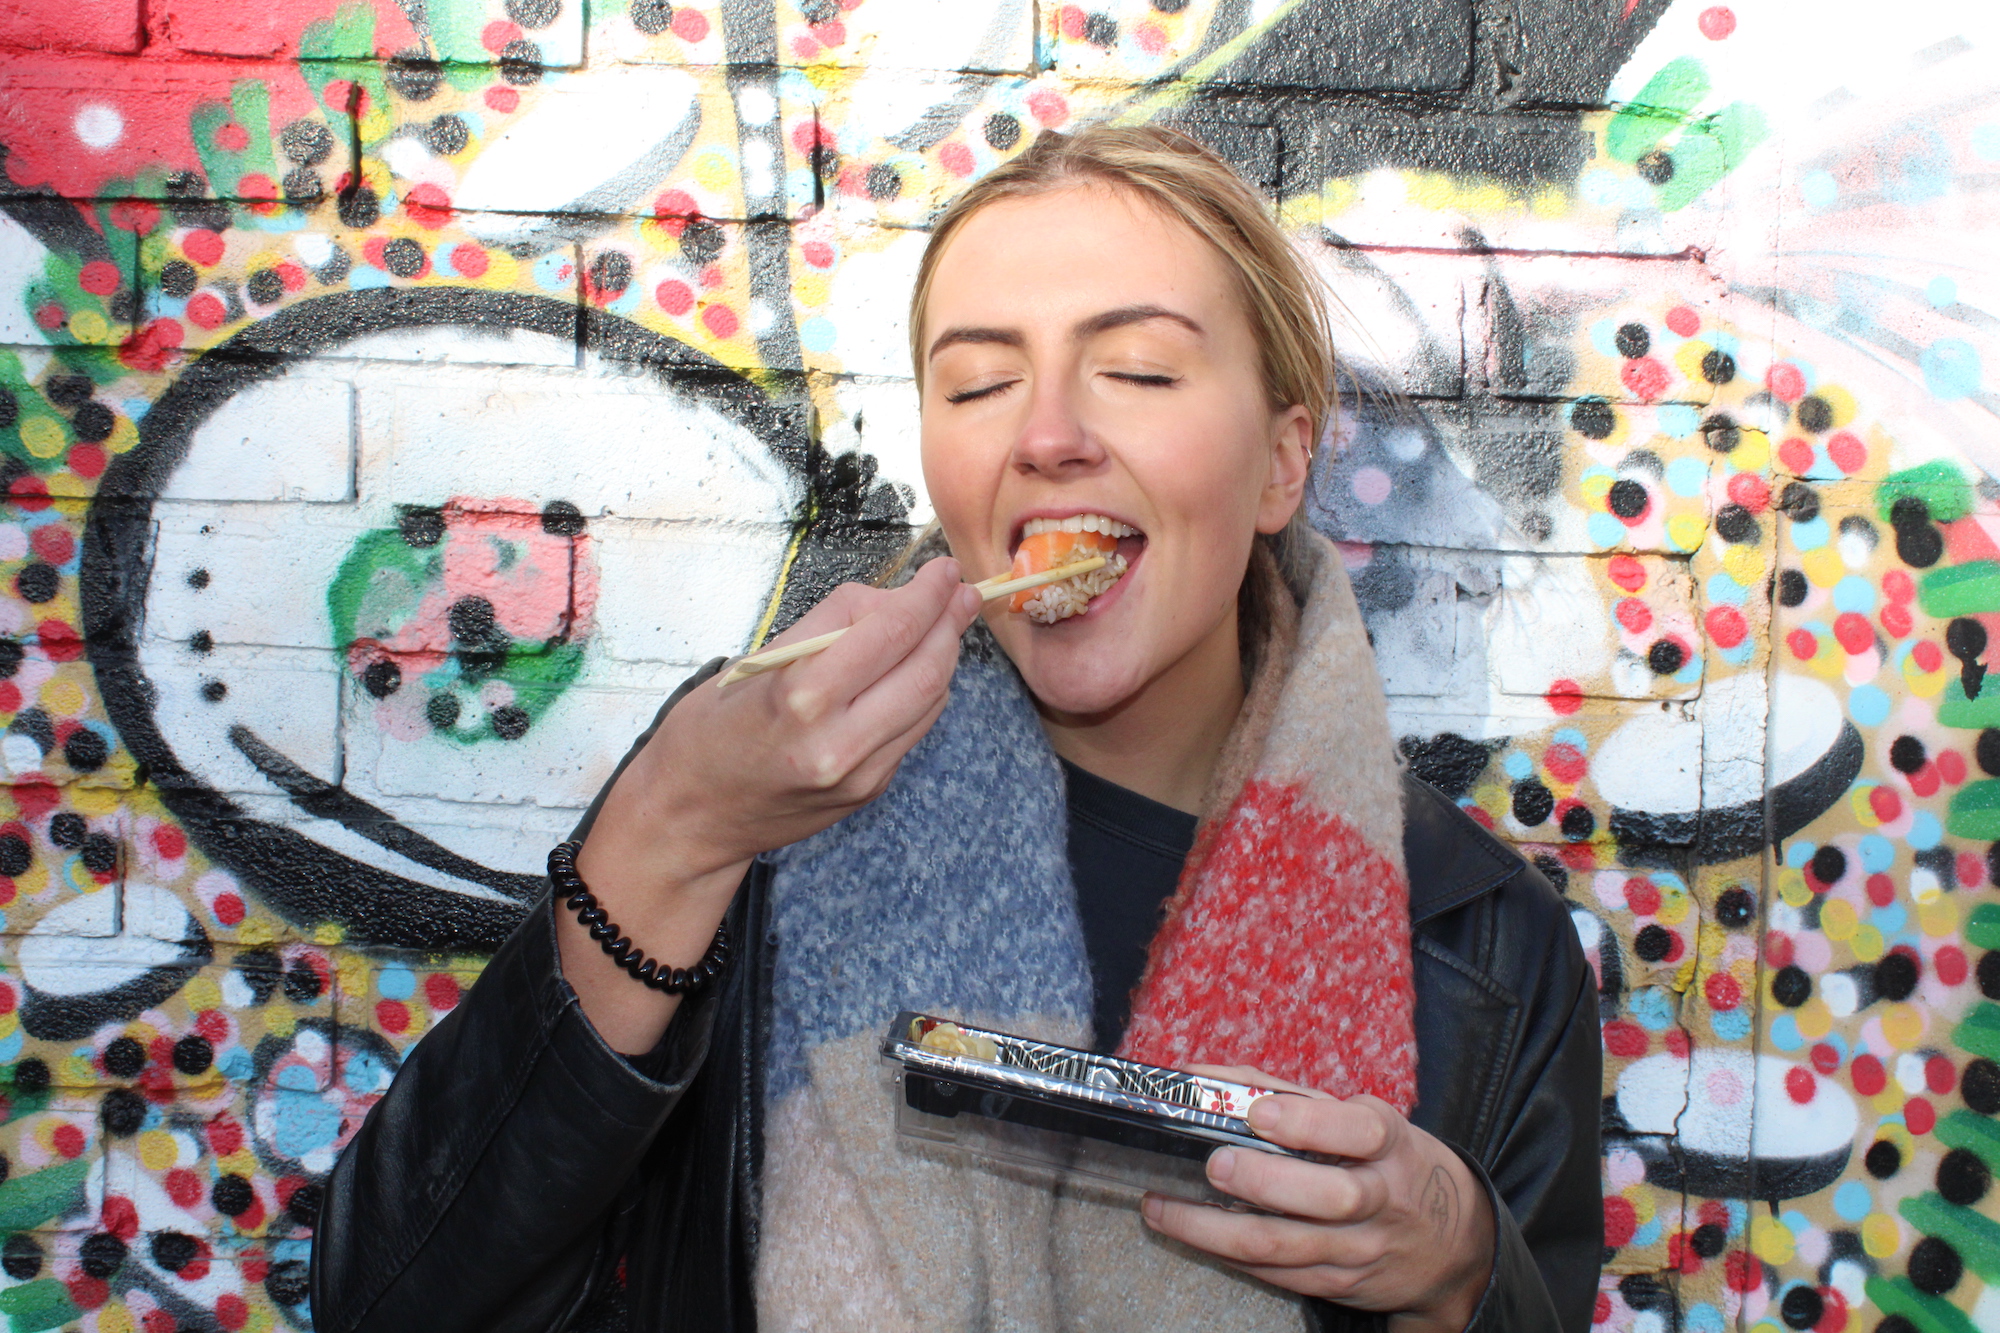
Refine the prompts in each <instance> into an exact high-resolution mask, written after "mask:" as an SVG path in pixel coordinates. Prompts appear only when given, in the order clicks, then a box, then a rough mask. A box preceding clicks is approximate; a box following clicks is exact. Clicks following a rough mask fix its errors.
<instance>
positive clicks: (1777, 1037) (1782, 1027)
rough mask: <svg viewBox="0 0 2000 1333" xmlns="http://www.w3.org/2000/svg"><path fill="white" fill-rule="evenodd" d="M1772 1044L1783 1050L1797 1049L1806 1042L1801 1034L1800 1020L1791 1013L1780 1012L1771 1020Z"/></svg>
mask: <svg viewBox="0 0 2000 1333" xmlns="http://www.w3.org/2000/svg"><path fill="white" fill-rule="evenodd" d="M1771 1044H1772V1045H1773V1046H1775V1047H1777V1048H1778V1049H1779V1050H1781V1051H1796V1050H1797V1049H1798V1048H1799V1047H1801V1046H1803V1045H1805V1044H1806V1042H1805V1038H1803V1037H1801V1036H1800V1035H1799V1025H1798V1021H1797V1020H1796V1019H1794V1018H1793V1017H1792V1016H1791V1015H1790V1014H1779V1015H1778V1016H1777V1017H1776V1018H1774V1019H1772V1020H1771Z"/></svg>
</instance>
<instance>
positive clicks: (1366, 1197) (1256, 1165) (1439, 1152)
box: [1143, 1065, 1494, 1333]
mask: <svg viewBox="0 0 2000 1333" xmlns="http://www.w3.org/2000/svg"><path fill="white" fill-rule="evenodd" d="M1189 1072H1190V1073H1196V1074H1205V1075H1208V1076H1210V1077H1215V1078H1225V1079H1228V1080H1230V1081H1232V1082H1236V1083H1249V1084H1252V1085H1254V1086H1257V1087H1262V1088H1271V1087H1276V1088H1285V1089H1290V1090H1291V1091H1290V1092H1283V1093H1278V1094H1275V1095H1272V1096H1269V1097H1259V1098H1258V1099H1257V1100H1256V1101H1255V1102H1252V1103H1251V1105H1250V1117H1249V1118H1250V1127H1251V1128H1252V1129H1254V1130H1255V1131H1256V1132H1257V1134H1258V1136H1259V1137H1260V1138H1264V1139H1268V1140H1270V1141H1271V1142H1272V1143H1276V1144H1281V1145H1282V1146H1284V1147H1287V1148H1301V1149H1306V1150H1308V1151H1312V1152H1319V1153H1324V1154H1326V1155H1328V1156H1330V1157H1339V1158H1343V1159H1345V1162H1344V1164H1343V1165H1340V1166H1323V1165H1320V1164H1318V1163H1315V1162H1303V1161H1300V1160H1299V1159H1297V1158H1295V1157H1282V1156H1279V1155H1277V1154H1275V1153H1263V1152H1258V1151H1256V1150H1255V1149H1246V1148H1223V1149H1220V1150H1218V1151H1217V1152H1216V1153H1215V1154H1214V1155H1213V1156H1211V1157H1210V1158H1209V1159H1208V1178H1209V1181H1210V1182H1211V1183H1212V1184H1214V1186H1215V1187H1216V1188H1217V1189H1219V1190H1221V1191H1223V1192H1224V1193H1227V1194H1233V1195H1235V1196H1236V1197H1237V1198H1239V1199H1243V1200H1246V1201H1247V1202H1250V1203H1254V1204H1256V1205H1257V1206H1258V1207H1260V1208H1267V1209H1270V1210H1271V1211H1272V1212H1275V1213H1281V1214H1283V1216H1280V1217H1273V1216H1268V1215H1262V1214H1257V1213H1233V1212H1229V1211H1226V1210H1224V1209H1221V1208H1211V1207H1206V1206H1204V1205H1201V1204H1193V1203H1185V1202H1182V1201H1180V1200H1177V1199H1167V1198H1163V1197H1161V1196H1160V1195H1157V1194H1149V1195H1147V1196H1146V1200H1145V1204H1144V1207H1143V1212H1144V1215H1145V1218H1146V1223H1147V1225H1149V1226H1151V1227H1152V1228H1153V1229H1154V1230H1156V1231H1159V1232H1161V1233H1162V1234H1164V1235H1168V1236H1172V1237H1173V1238H1174V1239H1176V1240H1179V1241H1182V1242H1184V1243H1186V1244H1188V1245H1192V1246H1194V1247H1195V1248H1196V1249H1198V1250H1206V1251H1207V1252H1208V1253H1210V1254H1213V1255H1215V1256H1216V1257H1217V1258H1219V1259H1222V1260H1223V1261H1225V1262H1227V1263H1229V1264H1231V1265H1233V1266H1234V1267H1237V1268H1240V1269H1242V1270H1243V1271H1244V1272H1246V1273H1249V1274H1251V1275H1252V1276H1254V1277H1258V1278H1262V1279H1263V1280H1264V1281H1266V1282H1269V1283H1271V1284H1273V1285H1274V1286H1279V1287H1283V1288H1285V1289H1286V1290H1288V1291H1296V1292H1298V1293H1300V1294H1301V1295H1305V1296H1316V1297H1320V1298H1322V1299H1325V1300H1330V1301H1337V1302H1339V1303H1340V1304H1342V1305H1346V1306H1350V1307H1352V1308H1354V1309H1358V1310H1371V1311H1375V1312H1378V1313H1383V1314H1392V1315H1395V1316H1397V1317H1396V1318H1394V1319H1393V1320H1392V1321H1391V1327H1392V1328H1393V1329H1395V1330H1396V1333H1419V1330H1422V1331H1423V1333H1429V1330H1432V1329H1436V1330H1440V1333H1459V1331H1460V1330H1462V1329H1463V1328H1464V1327H1465V1326H1466V1325H1467V1324H1468V1323H1469V1322H1470V1321H1471V1319H1472V1316H1473V1314H1474V1312H1475V1311H1476V1310H1477V1309H1478V1308H1479V1300H1480V1297H1481V1296H1482V1295H1483V1294H1484V1292H1485V1290H1486V1283H1487V1279H1488V1277H1489V1275H1490V1273H1491V1271H1492V1263H1493V1240H1494V1231H1493V1227H1494V1219H1493V1210H1492V1206H1491V1205H1490V1204H1489V1203H1488V1201H1487V1197H1486V1190H1485V1189H1484V1187H1483V1186H1481V1184H1480V1183H1479V1180H1478V1178H1477V1177H1475V1176H1474V1175H1473V1173H1472V1171H1471V1170H1470V1169H1469V1168H1468V1167H1467V1166H1466V1165H1465V1163H1464V1162H1463V1161H1461V1160H1460V1159H1459V1156H1458V1154H1457V1153H1455V1152H1453V1151H1452V1150H1451V1149H1450V1148H1447V1147H1446V1146H1445V1145H1444V1144H1443V1143H1442V1142H1440V1141H1439V1140H1437V1139H1436V1138H1434V1137H1432V1136H1431V1135H1429V1134H1427V1133H1425V1132H1424V1131H1423V1130H1421V1129H1418V1128H1417V1127H1416V1126H1415V1125H1412V1124H1411V1123H1410V1122H1409V1121H1408V1120H1406V1119H1404V1118H1403V1117H1402V1116H1401V1115H1400V1114H1399V1113H1398V1112H1397V1111H1396V1108H1394V1107H1393V1106H1390V1105H1389V1104H1388V1103H1387V1102H1384V1101H1381V1100H1379V1099H1377V1098H1374V1097H1367V1096H1363V1097H1352V1098H1349V1099H1347V1100H1345V1101H1342V1100H1340V1099H1338V1098H1334V1097H1329V1096H1327V1095H1326V1094H1325V1093H1322V1092H1314V1091H1311V1090H1309V1089H1305V1088H1300V1087H1297V1086H1296V1085H1295V1084H1291V1083H1287V1082H1285V1081H1284V1080H1282V1079H1274V1078H1271V1077H1270V1076H1268V1075H1266V1074H1263V1073H1261V1072H1259V1071H1258V1070H1255V1069H1244V1068H1234V1067H1221V1066H1208V1065H1194V1066H1190V1068H1189Z"/></svg>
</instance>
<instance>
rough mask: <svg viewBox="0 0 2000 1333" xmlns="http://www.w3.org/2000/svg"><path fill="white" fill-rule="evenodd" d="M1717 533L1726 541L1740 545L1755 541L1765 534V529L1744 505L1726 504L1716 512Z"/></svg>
mask: <svg viewBox="0 0 2000 1333" xmlns="http://www.w3.org/2000/svg"><path fill="white" fill-rule="evenodd" d="M1715 534H1716V536H1718V537H1720V538H1722V540H1724V541H1726V542H1734V543H1736V544H1738V545H1741V544H1743V543H1744V542H1754V541H1756V540H1757V539H1758V538H1759V537H1761V536H1763V535H1764V534H1763V529H1761V528H1759V527H1758V526H1757V520H1756V519H1755V518H1753V517H1751V515H1750V511H1749V510H1747V509H1745V508H1744V507H1743V506H1742V505H1724V506H1722V508H1721V509H1719V510H1717V511H1716V513H1715Z"/></svg>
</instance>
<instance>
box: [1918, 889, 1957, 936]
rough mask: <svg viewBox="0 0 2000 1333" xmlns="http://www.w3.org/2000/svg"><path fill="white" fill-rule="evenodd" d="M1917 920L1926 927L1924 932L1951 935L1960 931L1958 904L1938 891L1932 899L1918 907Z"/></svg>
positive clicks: (1935, 934)
mask: <svg viewBox="0 0 2000 1333" xmlns="http://www.w3.org/2000/svg"><path fill="white" fill-rule="evenodd" d="M1917 920H1918V922H1919V923H1921V924H1922V926H1923V928H1924V934H1926V935H1934V936H1950V935H1956V934H1957V933H1958V904H1957V903H1955V902H1953V901H1952V900H1951V899H1950V898H1947V897H1945V895H1944V894H1943V893H1942V892H1939V893H1937V894H1936V895H1935V896H1933V897H1932V898H1931V900H1930V901H1929V902H1927V903H1925V904H1924V905H1923V906H1921V907H1919V908H1918V909H1917Z"/></svg>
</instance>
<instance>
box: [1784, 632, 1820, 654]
mask: <svg viewBox="0 0 2000 1333" xmlns="http://www.w3.org/2000/svg"><path fill="white" fill-rule="evenodd" d="M1785 647H1787V648H1789V649H1791V650H1792V656H1793V657H1796V658H1798V659H1799V661H1801V662H1810V661H1812V660H1813V658H1814V657H1815V656H1817V655H1818V653H1819V637H1818V636H1817V635H1815V634H1814V633H1813V632H1812V631H1811V630H1809V629H1804V628H1801V629H1795V630H1793V631H1792V632H1791V633H1790V634H1787V635H1786V636H1785Z"/></svg>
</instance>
